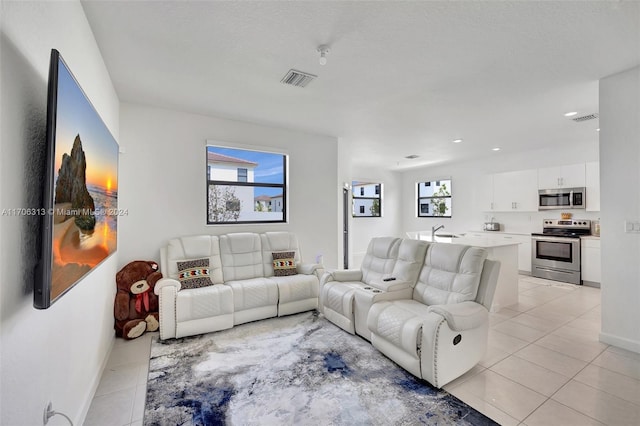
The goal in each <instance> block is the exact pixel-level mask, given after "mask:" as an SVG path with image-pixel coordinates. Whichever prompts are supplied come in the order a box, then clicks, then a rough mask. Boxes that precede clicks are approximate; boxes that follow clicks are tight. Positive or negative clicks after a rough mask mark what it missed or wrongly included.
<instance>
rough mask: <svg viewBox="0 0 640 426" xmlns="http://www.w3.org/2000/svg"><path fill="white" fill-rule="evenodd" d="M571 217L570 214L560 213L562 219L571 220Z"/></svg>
mask: <svg viewBox="0 0 640 426" xmlns="http://www.w3.org/2000/svg"><path fill="white" fill-rule="evenodd" d="M571 216H573V215H572V214H571V213H560V217H561V218H562V219H571Z"/></svg>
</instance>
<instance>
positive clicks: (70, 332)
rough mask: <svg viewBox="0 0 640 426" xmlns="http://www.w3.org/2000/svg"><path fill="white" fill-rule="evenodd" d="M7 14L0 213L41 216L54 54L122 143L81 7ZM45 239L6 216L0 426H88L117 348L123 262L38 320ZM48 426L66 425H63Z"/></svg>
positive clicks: (22, 7)
mask: <svg viewBox="0 0 640 426" xmlns="http://www.w3.org/2000/svg"><path fill="white" fill-rule="evenodd" d="M0 7H1V8H2V9H1V11H0V16H1V19H2V20H1V22H0V30H1V32H0V37H1V39H0V55H1V60H0V63H1V71H0V93H1V96H0V102H1V110H0V138H1V140H0V142H1V143H0V189H1V191H0V209H10V208H20V207H38V205H39V203H40V202H41V200H42V194H41V184H42V181H43V175H44V173H43V166H44V149H45V145H44V135H45V121H46V94H47V76H48V70H49V55H50V50H51V48H52V47H55V48H57V49H58V50H59V51H60V52H61V54H62V56H63V57H64V59H65V60H66V62H67V64H68V65H69V67H70V68H71V70H72V72H73V73H74V74H75V76H76V78H77V79H78V81H79V82H80V84H81V85H82V87H83V88H84V90H85V92H86V93H87V95H88V97H89V98H90V99H91V100H92V101H93V104H94V106H95V107H96V109H97V110H98V111H99V112H100V114H101V115H102V118H103V120H104V121H105V122H106V123H107V126H108V127H109V129H110V130H111V132H112V133H113V134H114V136H116V138H117V135H118V114H119V102H118V98H117V96H116V93H115V91H114V89H113V86H112V84H111V80H110V78H109V75H108V73H107V70H106V68H105V65H104V63H103V60H102V57H101V56H100V52H99V50H98V48H97V45H96V43H95V40H94V38H93V34H92V32H91V29H90V27H89V24H88V22H87V20H86V18H85V15H84V12H83V10H82V6H81V5H80V3H79V2H76V1H72V2H65V3H59V2H6V1H3V2H2V3H1V6H0ZM39 229H40V228H39V221H38V220H37V219H34V218H33V217H8V216H0V234H1V235H2V238H0V301H1V302H0V303H1V304H0V307H1V313H0V315H1V328H0V339H1V342H0V346H1V359H0V360H1V368H0V370H1V372H0V374H1V376H0V390H1V391H0V394H1V396H0V398H1V399H0V411H1V413H0V424H3V425H12V426H13V425H38V424H42V415H43V411H44V408H45V406H46V404H47V402H49V401H51V402H52V403H53V409H54V410H56V411H60V412H63V413H65V414H67V415H68V416H70V417H71V418H72V419H73V420H74V423H75V424H81V423H82V421H83V419H84V417H85V415H86V411H87V410H88V408H89V405H90V403H91V398H92V397H93V394H94V392H95V389H96V387H97V384H98V381H99V379H100V374H101V373H102V367H103V365H104V363H105V362H106V359H107V356H108V354H109V351H110V348H111V345H112V343H113V298H114V295H115V282H114V281H115V280H114V277H115V273H116V267H117V253H116V254H115V255H113V256H111V257H110V258H109V259H108V260H107V261H105V262H104V263H103V264H102V265H100V266H99V267H98V268H97V269H96V270H94V271H93V272H92V273H90V275H88V276H87V277H86V278H85V279H84V280H82V281H81V282H80V283H79V284H78V285H76V287H74V288H73V289H71V291H70V292H69V293H68V294H66V295H65V296H63V297H62V298H61V299H60V300H59V301H57V302H56V303H54V304H53V305H52V306H51V308H49V309H47V310H44V311H39V310H36V309H34V308H33V267H34V266H35V262H36V259H37V257H38V251H39V247H38V244H39V238H38V235H39ZM49 424H51V425H57V424H67V422H66V420H65V419H64V418H61V417H60V416H57V417H54V418H52V419H51V421H50V423H49Z"/></svg>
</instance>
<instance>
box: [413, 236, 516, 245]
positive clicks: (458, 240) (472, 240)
mask: <svg viewBox="0 0 640 426" xmlns="http://www.w3.org/2000/svg"><path fill="white" fill-rule="evenodd" d="M417 239H419V240H423V241H429V242H436V243H452V244H465V245H468V246H474V247H482V248H492V247H504V246H517V245H519V244H520V243H519V242H517V241H509V240H505V239H503V238H495V237H493V236H491V235H487V236H486V237H475V236H474V237H471V236H469V237H467V236H460V237H439V236H438V235H436V237H435V240H432V239H431V235H427V234H422V233H418V235H417Z"/></svg>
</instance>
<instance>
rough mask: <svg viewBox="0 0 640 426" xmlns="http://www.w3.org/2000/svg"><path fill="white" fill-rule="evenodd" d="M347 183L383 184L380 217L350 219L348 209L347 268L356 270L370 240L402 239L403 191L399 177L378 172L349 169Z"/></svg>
mask: <svg viewBox="0 0 640 426" xmlns="http://www.w3.org/2000/svg"><path fill="white" fill-rule="evenodd" d="M348 173H349V174H350V177H349V180H348V182H349V183H351V182H352V181H359V182H374V183H382V203H381V206H382V217H355V218H354V217H351V206H349V220H350V224H351V233H350V238H351V242H350V246H351V249H350V259H349V267H350V268H358V267H359V266H360V264H361V263H362V259H363V258H364V255H365V253H366V251H367V246H368V245H369V241H371V238H373V237H387V236H394V237H396V236H397V237H399V236H401V226H400V225H401V224H400V220H401V219H400V218H401V212H402V210H403V207H402V206H403V203H402V187H401V179H400V174H399V173H398V172H393V171H389V170H381V169H379V168H367V167H354V166H351V167H350V170H349V172H348Z"/></svg>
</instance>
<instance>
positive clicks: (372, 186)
mask: <svg viewBox="0 0 640 426" xmlns="http://www.w3.org/2000/svg"><path fill="white" fill-rule="evenodd" d="M381 187H382V184H381V183H373V182H359V181H355V180H354V181H353V182H351V195H352V197H353V217H380V216H382V189H381Z"/></svg>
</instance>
